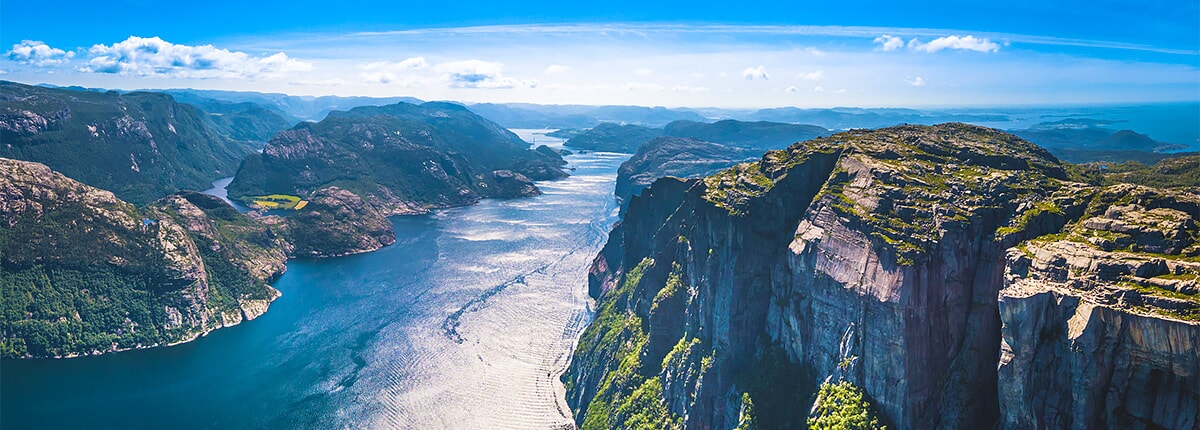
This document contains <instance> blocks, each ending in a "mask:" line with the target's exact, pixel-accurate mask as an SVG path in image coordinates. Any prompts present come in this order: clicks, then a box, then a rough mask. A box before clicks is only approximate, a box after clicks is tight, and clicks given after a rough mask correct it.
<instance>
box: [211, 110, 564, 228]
mask: <svg viewBox="0 0 1200 430" xmlns="http://www.w3.org/2000/svg"><path fill="white" fill-rule="evenodd" d="M563 164H564V162H563V160H562V157H560V156H558V155H557V154H554V153H547V152H545V151H532V150H529V144H528V143H526V142H524V141H522V140H521V139H520V138H519V137H517V136H516V135H515V134H512V133H511V132H509V131H508V130H506V129H504V128H502V127H500V126H499V125H496V124H495V123H492V122H491V121H488V120H486V119H483V118H482V117H479V116H478V115H475V114H473V113H471V112H470V111H468V110H467V109H466V108H464V107H462V106H459V105H454V104H449V103H425V104H422V105H419V106H418V105H412V104H407V103H399V104H395V105H389V106H379V107H375V106H371V107H359V108H355V109H352V110H350V111H347V112H338V111H335V112H331V113H330V114H329V115H328V116H327V117H326V118H325V119H324V120H322V121H321V122H318V123H302V124H299V125H297V126H296V127H294V128H292V129H290V130H287V131H283V132H280V133H279V134H277V135H276V136H275V137H274V138H272V139H271V141H270V142H268V143H267V146H266V149H265V150H264V151H263V152H262V153H261V154H252V155H250V156H249V157H247V158H246V159H245V160H244V161H243V163H242V165H241V167H240V168H239V169H238V173H237V176H236V177H234V179H233V182H231V183H230V184H229V187H228V190H229V196H230V197H231V198H235V199H243V200H246V199H247V198H249V197H253V196H260V195H269V194H288V195H297V196H306V195H308V194H310V193H312V192H315V191H317V190H319V189H322V188H326V187H330V186H337V187H339V188H341V189H344V190H347V191H350V192H352V193H354V194H357V195H358V196H359V197H361V198H362V199H363V201H365V202H367V204H369V205H372V206H373V207H375V209H377V210H379V211H381V212H383V213H384V214H387V215H393V214H410V213H422V212H426V211H428V210H430V209H433V208H444V207H450V206H461V205H467V204H472V203H475V202H477V201H479V199H482V198H496V197H499V198H506V197H520V196H527V195H535V194H537V193H538V191H537V187H536V186H534V185H533V184H532V182H531V180H548V179H558V178H563V177H566V175H567V174H566V173H565V172H563V170H562V169H561V167H562V165H563Z"/></svg>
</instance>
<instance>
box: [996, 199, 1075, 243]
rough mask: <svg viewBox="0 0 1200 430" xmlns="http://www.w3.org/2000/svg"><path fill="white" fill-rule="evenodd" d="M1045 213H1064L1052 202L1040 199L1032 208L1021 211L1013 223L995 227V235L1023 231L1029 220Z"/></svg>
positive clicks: (1059, 214) (1041, 216)
mask: <svg viewBox="0 0 1200 430" xmlns="http://www.w3.org/2000/svg"><path fill="white" fill-rule="evenodd" d="M1046 214H1054V215H1057V216H1058V217H1060V218H1061V217H1064V216H1065V215H1066V214H1065V213H1064V212H1063V210H1062V208H1060V207H1058V206H1057V205H1055V204H1054V203H1053V202H1050V201H1047V200H1042V201H1039V202H1037V203H1034V206H1033V208H1030V209H1028V210H1026V211H1025V212H1022V213H1021V215H1020V216H1018V217H1017V218H1016V219H1015V221H1014V225H1012V226H1004V227H1000V228H998V229H996V236H1004V235H1008V234H1013V233H1019V232H1023V231H1025V230H1027V229H1028V228H1029V223H1030V221H1033V220H1037V219H1041V218H1043V217H1044V216H1045V215H1046Z"/></svg>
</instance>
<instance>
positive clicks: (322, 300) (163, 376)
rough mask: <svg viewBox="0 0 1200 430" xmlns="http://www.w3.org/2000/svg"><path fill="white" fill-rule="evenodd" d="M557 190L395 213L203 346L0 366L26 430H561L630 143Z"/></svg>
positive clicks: (298, 267)
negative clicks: (381, 231) (589, 274)
mask: <svg viewBox="0 0 1200 430" xmlns="http://www.w3.org/2000/svg"><path fill="white" fill-rule="evenodd" d="M568 158H569V160H570V161H571V166H572V167H574V168H576V170H575V171H574V172H572V173H573V176H572V177H571V178H569V179H566V180H562V181H554V182H543V183H539V184H538V185H539V186H540V187H541V188H542V189H543V191H545V195H543V196H540V197H535V198H527V199H515V200H490V201H484V202H483V203H481V204H479V205H477V206H472V207H465V208H456V209H450V210H445V211H441V212H438V213H435V214H432V215H428V216H414V217H396V218H393V221H394V223H395V230H396V237H397V239H398V243H396V244H395V245H393V246H390V247H387V248H384V249H382V250H380V251H377V252H373V253H368V254H362V255H356V256H349V257H343V258H336V259H328V260H316V261H311V260H310V261H291V262H289V264H288V271H287V273H286V274H285V275H283V276H282V277H281V278H280V279H279V280H278V281H277V282H276V283H275V287H276V288H278V289H279V290H280V291H282V292H283V296H282V297H280V298H279V299H278V300H276V301H275V302H274V303H273V304H272V305H271V308H270V310H269V311H268V312H267V313H266V314H265V315H263V316H262V317H260V318H258V319H256V320H254V321H249V322H246V323H243V324H241V325H239V326H235V327H231V328H225V329H220V330H217V331H215V332H213V333H211V334H209V335H208V336H206V337H204V338H201V339H198V340H196V341H194V342H191V343H187V344H183V345H177V346H173V347H166V348H154V349H149V350H141V351H129V352H121V353H116V354H109V355H103V356H99V357H84V358H75V359H65V360H18V361H4V362H3V363H0V382H2V387H0V424H2V427H3V428H4V429H5V430H8V429H21V428H62V427H105V428H108V427H119V428H222V429H225V428H295V427H301V428H381V427H382V428H522V429H524V428H549V427H553V426H556V425H561V424H566V423H569V422H570V421H571V420H570V418H569V417H570V411H569V410H568V409H567V408H566V406H565V405H564V404H563V396H564V395H563V387H562V384H561V383H559V382H558V376H559V374H561V372H562V371H563V370H564V368H565V365H566V363H567V360H568V359H569V353H570V348H571V347H572V345H573V343H574V340H575V338H576V337H577V336H578V334H579V332H580V331H582V329H583V327H584V326H585V324H586V323H587V320H588V315H589V314H588V309H587V306H588V302H587V294H586V289H587V286H586V270H587V266H588V264H589V263H590V261H591V258H592V257H593V256H594V255H595V253H596V252H597V251H598V250H599V248H600V247H601V246H602V245H603V242H604V240H605V239H606V235H607V232H608V230H609V228H610V227H611V224H612V223H613V222H614V221H615V213H616V212H615V209H616V207H615V203H614V201H613V198H612V189H613V181H614V178H615V172H616V168H617V165H618V164H619V163H620V162H621V161H622V160H623V159H624V156H620V155H612V154H595V153H592V154H586V155H573V156H570V157H568Z"/></svg>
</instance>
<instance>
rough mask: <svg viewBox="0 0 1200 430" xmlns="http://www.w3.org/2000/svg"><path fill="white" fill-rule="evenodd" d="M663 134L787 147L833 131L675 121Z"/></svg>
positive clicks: (747, 145)
mask: <svg viewBox="0 0 1200 430" xmlns="http://www.w3.org/2000/svg"><path fill="white" fill-rule="evenodd" d="M663 135H665V136H675V137H686V138H691V139H697V140H705V141H709V142H717V143H720V144H722V145H727V146H731V147H735V148H743V149H756V150H758V151H760V152H762V151H766V150H768V149H782V148H786V147H787V146H788V145H791V144H793V143H796V142H801V141H805V140H809V139H812V138H816V137H821V136H828V135H829V130H826V129H825V128H823V127H818V126H815V125H804V124H783V123H777V122H767V121H755V122H747V121H735V120H723V121H717V122H713V123H708V122H695V121H675V122H672V123H670V124H667V126H666V127H664V128H663Z"/></svg>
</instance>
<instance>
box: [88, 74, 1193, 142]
mask: <svg viewBox="0 0 1200 430" xmlns="http://www.w3.org/2000/svg"><path fill="white" fill-rule="evenodd" d="M71 89H78V90H89V91H100V92H103V91H104V90H97V89H88V88H81V87H71ZM155 91H160V92H166V93H169V94H172V95H174V96H175V97H176V99H177V100H178V101H181V102H185V103H189V104H193V105H196V106H198V107H201V109H204V110H206V111H208V112H214V113H219V111H218V110H214V109H213V108H212V107H211V106H209V105H208V104H207V103H210V102H209V100H220V101H226V102H233V103H245V102H250V103H255V104H258V105H260V106H262V107H263V108H265V109H270V110H274V111H276V112H278V113H281V114H283V115H284V116H286V117H289V118H290V119H291V120H293V121H316V120H320V119H322V118H324V117H325V115H327V114H328V113H329V112H331V111H333V110H348V109H351V108H354V107H358V106H381V105H387V104H394V103H397V102H401V101H404V102H409V103H418V104H419V103H420V102H421V100H418V99H415V98H412V97H378V98H377V97H338V96H321V97H314V96H289V95H284V94H271V93H257V92H246V91H215V90H194V89H169V90H155ZM464 106H467V107H469V108H470V109H471V110H472V111H474V112H475V113H477V114H479V115H481V116H483V117H485V118H488V119H491V120H492V121H495V122H496V123H498V124H500V125H502V126H504V127H508V128H543V129H563V128H576V129H586V128H592V127H595V126H597V125H599V124H601V123H606V122H608V123H616V124H633V125H640V126H645V127H652V128H654V127H662V126H664V125H666V124H668V123H670V122H672V121H678V120H687V121H696V122H712V121H718V120H722V119H735V120H741V121H769V122H780V123H793V124H811V125H816V126H820V127H824V128H827V129H830V130H835V131H836V130H847V129H853V128H879V127H888V126H893V125H900V124H920V125H932V124H940V123H946V122H963V123H969V124H976V125H983V126H987V127H992V128H997V129H1007V130H1014V131H1030V132H1038V131H1050V130H1051V129H1063V128H1103V129H1109V128H1113V127H1117V125H1118V124H1119V128H1118V129H1129V130H1133V131H1135V132H1137V133H1140V134H1143V135H1146V136H1148V137H1150V138H1152V139H1155V140H1156V141H1159V142H1165V143H1167V144H1169V145H1180V146H1181V149H1182V150H1187V151H1200V122H1197V121H1195V118H1197V117H1200V104H1196V103H1190V104H1189V103H1173V104H1154V105H1114V106H1081V107H1002V108H935V109H907V108H856V107H834V108H797V107H778V108H766V109H729V108H682V107H676V108H667V107H642V106H586V105H540V104H531V103H503V104H495V103H476V104H464ZM1114 131H1116V130H1114ZM1022 137H1026V138H1029V136H1027V135H1022ZM1032 140H1033V141H1035V142H1037V140H1038V139H1037V138H1034V139H1032ZM1120 150H1132V149H1130V148H1121V149H1120ZM1137 150H1145V149H1137Z"/></svg>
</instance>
